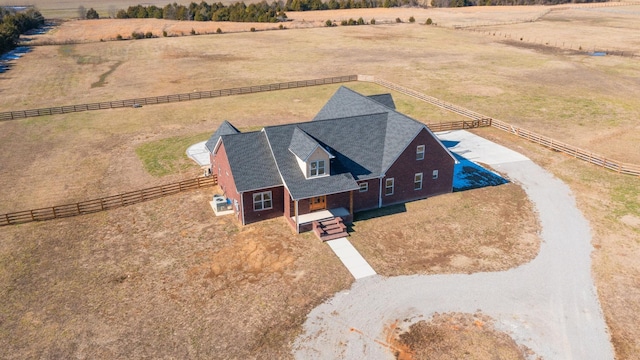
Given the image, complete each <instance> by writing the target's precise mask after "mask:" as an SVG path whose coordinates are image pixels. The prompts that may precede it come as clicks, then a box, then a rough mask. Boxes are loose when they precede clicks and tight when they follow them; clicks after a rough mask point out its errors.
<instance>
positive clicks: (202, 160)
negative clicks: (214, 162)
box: [187, 141, 211, 167]
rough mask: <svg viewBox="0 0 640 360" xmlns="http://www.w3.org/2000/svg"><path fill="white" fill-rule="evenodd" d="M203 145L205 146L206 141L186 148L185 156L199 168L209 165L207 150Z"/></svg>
mask: <svg viewBox="0 0 640 360" xmlns="http://www.w3.org/2000/svg"><path fill="white" fill-rule="evenodd" d="M204 144H206V141H202V142H199V143H197V144H193V145H191V146H189V147H188V148H187V156H188V157H189V158H190V159H191V160H193V161H195V162H196V164H198V165H200V166H201V167H203V166H209V165H211V160H210V159H209V150H208V149H207V147H206V146H205V145H204Z"/></svg>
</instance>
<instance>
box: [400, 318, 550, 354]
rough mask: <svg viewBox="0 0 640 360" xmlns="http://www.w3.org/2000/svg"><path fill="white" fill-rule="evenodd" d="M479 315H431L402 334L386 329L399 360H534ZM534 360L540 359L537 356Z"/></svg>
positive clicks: (527, 349)
mask: <svg viewBox="0 0 640 360" xmlns="http://www.w3.org/2000/svg"><path fill="white" fill-rule="evenodd" d="M493 323H494V322H493V319H492V318H491V317H489V316H487V315H483V314H482V313H475V314H465V313H445V314H438V313H436V314H434V315H433V316H432V317H431V319H430V320H428V321H427V320H421V321H418V322H417V323H415V324H412V325H411V326H409V328H408V330H407V331H404V332H402V330H401V328H400V327H398V326H397V324H393V325H392V326H390V327H389V331H388V332H389V333H390V334H393V335H395V337H392V343H393V344H394V347H395V348H396V349H397V350H396V352H395V356H396V359H398V360H422V359H424V360H426V359H429V360H445V359H446V360H449V359H451V360H453V359H477V360H485V359H522V360H524V359H535V358H536V357H535V353H534V352H533V351H532V350H531V349H529V348H527V347H525V346H522V345H518V344H517V343H516V342H515V341H514V340H513V339H512V338H511V337H510V336H509V335H508V334H506V333H504V332H501V331H498V330H496V329H495V328H494V327H493ZM537 359H540V358H539V357H538V358H537Z"/></svg>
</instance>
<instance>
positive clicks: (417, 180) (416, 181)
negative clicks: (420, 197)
mask: <svg viewBox="0 0 640 360" xmlns="http://www.w3.org/2000/svg"><path fill="white" fill-rule="evenodd" d="M413 190H422V173H417V174H415V175H414V176H413Z"/></svg>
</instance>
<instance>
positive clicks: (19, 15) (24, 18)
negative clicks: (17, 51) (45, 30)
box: [0, 7, 44, 54]
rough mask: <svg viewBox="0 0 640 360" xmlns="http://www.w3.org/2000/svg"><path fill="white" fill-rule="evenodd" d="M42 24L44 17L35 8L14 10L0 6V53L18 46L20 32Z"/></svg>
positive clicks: (22, 32)
mask: <svg viewBox="0 0 640 360" xmlns="http://www.w3.org/2000/svg"><path fill="white" fill-rule="evenodd" d="M42 25H44V17H43V16H42V14H40V12H39V11H37V10H35V9H27V10H26V11H20V12H18V11H14V10H13V9H11V8H2V7H0V54H2V53H5V52H7V51H9V50H13V49H14V48H15V47H16V46H18V42H19V40H20V34H24V33H25V32H27V31H29V30H31V29H36V28H39V27H40V26H42Z"/></svg>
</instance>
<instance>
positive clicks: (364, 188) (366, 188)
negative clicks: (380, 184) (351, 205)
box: [358, 182, 369, 192]
mask: <svg viewBox="0 0 640 360" xmlns="http://www.w3.org/2000/svg"><path fill="white" fill-rule="evenodd" d="M358 185H360V192H367V191H369V183H368V182H363V183H360V184H358Z"/></svg>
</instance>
